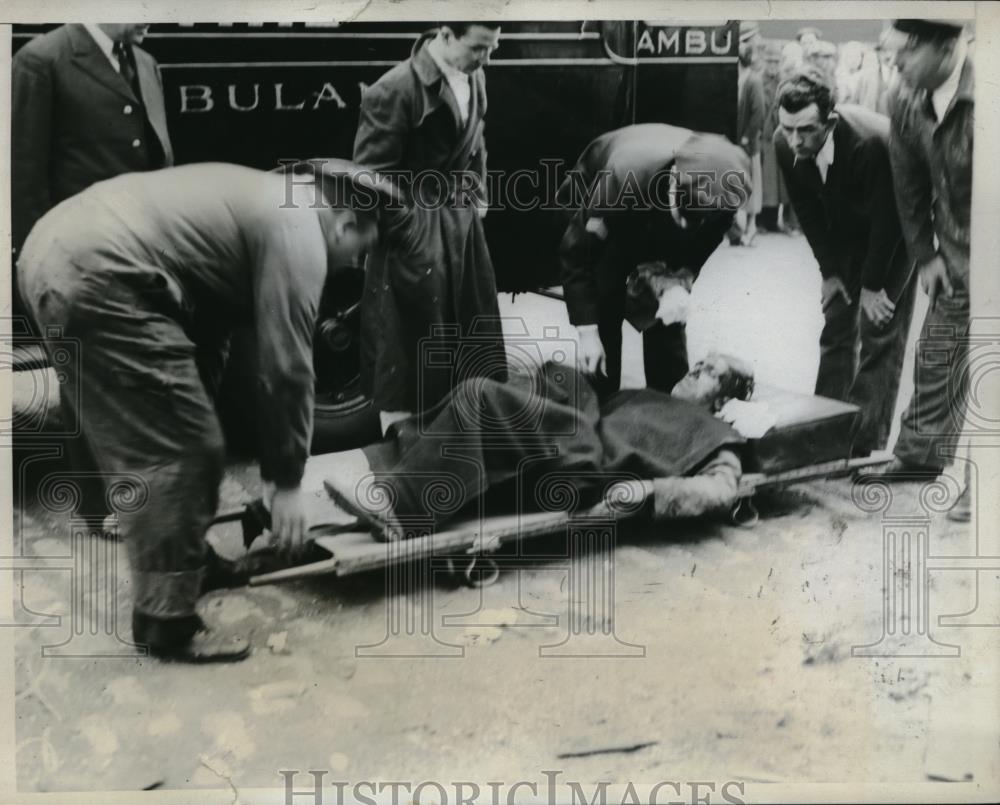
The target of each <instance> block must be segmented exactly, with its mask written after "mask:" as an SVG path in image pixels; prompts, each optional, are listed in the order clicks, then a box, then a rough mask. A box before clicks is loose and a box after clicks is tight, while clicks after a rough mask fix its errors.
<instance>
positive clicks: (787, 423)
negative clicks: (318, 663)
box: [215, 386, 891, 586]
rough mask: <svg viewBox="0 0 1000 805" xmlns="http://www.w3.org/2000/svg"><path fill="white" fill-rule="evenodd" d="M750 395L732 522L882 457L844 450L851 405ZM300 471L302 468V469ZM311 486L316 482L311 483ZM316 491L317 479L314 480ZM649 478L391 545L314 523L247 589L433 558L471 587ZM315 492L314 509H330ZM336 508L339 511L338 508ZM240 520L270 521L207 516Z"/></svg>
mask: <svg viewBox="0 0 1000 805" xmlns="http://www.w3.org/2000/svg"><path fill="white" fill-rule="evenodd" d="M754 399H755V400H758V401H764V402H766V403H767V404H768V408H769V410H770V413H771V415H772V416H773V418H774V425H773V426H772V427H771V428H770V429H769V430H768V431H767V432H766V433H765V434H764V435H763V436H761V437H760V438H757V439H752V440H750V441H749V443H748V445H747V449H746V451H745V453H744V457H743V461H744V473H743V476H742V478H741V480H740V487H739V490H738V493H737V501H736V503H735V505H734V507H733V509H732V512H731V520H732V522H733V523H735V524H738V525H741V526H748V527H749V526H752V525H753V524H754V523H755V522H756V521H757V517H758V515H757V511H756V508H755V506H754V502H753V499H754V496H755V495H756V494H757V493H758V492H761V491H763V490H767V489H777V488H782V487H786V486H789V485H792V484H796V483H802V482H805V481H809V480H815V479H821V478H831V477H837V476H841V475H848V474H850V473H852V472H853V471H855V470H856V469H859V468H861V467H869V466H875V465H879V464H884V463H887V462H888V461H889V460H890V459H891V455H890V454H888V453H876V454H872V455H871V456H865V457H863V458H853V457H852V456H851V444H850V440H851V434H853V433H854V431H855V428H856V425H857V421H858V418H859V416H860V411H859V409H858V408H857V406H854V405H851V404H848V403H844V402H839V401H836V400H830V399H826V398H823V397H816V396H812V395H804V394H797V393H793V392H788V391H783V390H780V389H776V388H769V387H760V386H758V388H757V390H756V391H755V394H754ZM307 475H308V470H307ZM314 483H315V481H314ZM317 488H321V485H319V484H317ZM652 494H653V484H652V481H651V480H637V481H625V482H620V483H617V484H615V485H614V486H613V487H611V489H610V490H609V491H608V493H607V494H605V495H604V497H603V499H602V500H601V501H600V502H598V503H596V504H594V505H592V506H590V507H587V508H584V509H582V510H580V509H578V510H576V511H575V512H570V511H556V512H534V513H523V514H503V515H488V516H484V517H476V518H474V519H471V520H466V521H458V522H455V523H453V524H450V525H449V526H448V527H447V528H446V529H444V530H440V531H436V532H434V533H432V534H426V535H422V536H416V537H414V538H412V539H407V540H402V541H399V542H393V543H383V542H377V541H375V540H374V539H373V538H372V536H371V534H370V533H369V532H368V531H367V530H365V529H362V528H361V527H360V526H359V524H358V523H357V522H356V521H353V522H352V521H351V520H350V518H348V519H347V520H346V521H345V520H344V519H343V518H344V514H343V512H340V518H339V520H331V521H330V522H329V523H320V522H319V521H321V520H322V519H323V518H322V517H321V516H319V517H316V516H314V517H313V518H312V519H311V520H310V522H312V523H317V524H316V525H314V526H313V527H312V528H311V529H310V540H311V542H312V544H313V546H314V547H315V548H316V549H319V551H321V552H322V553H324V554H326V555H327V558H323V559H320V560H318V561H315V562H311V563H309V564H305V565H298V566H295V567H289V568H284V569H281V570H277V571H274V572H271V573H264V574H261V575H257V576H253V577H251V579H250V585H251V586H256V585H262V584H271V583H275V582H280V581H288V580H292V579H301V578H306V577H310V576H320V575H328V574H330V575H334V576H338V577H341V576H348V575H352V574H355V573H361V572H364V571H369V570H375V569H379V568H385V567H388V566H390V565H393V564H403V563H406V562H411V561H415V560H420V559H427V558H430V557H433V558H435V559H438V560H440V564H441V565H442V566H443V567H444V568H445V569H446V570H447V571H449V572H451V573H453V574H454V575H455V576H456V577H457V578H458V579H459V580H461V581H462V582H464V583H466V584H469V585H470V586H484V585H486V584H490V583H492V582H493V581H495V580H496V579H497V577H498V576H499V573H500V570H499V565H498V564H497V562H496V561H494V559H493V556H494V554H496V553H497V552H498V551H499V550H500V549H501V548H503V546H504V545H506V544H508V543H511V542H517V541H525V540H528V539H531V538H534V537H541V536H545V535H551V534H554V533H557V532H559V531H561V530H565V529H566V528H567V527H568V526H571V525H572V524H573V523H574V522H582V521H587V520H590V521H593V520H595V519H598V520H601V521H608V520H612V521H618V520H623V519H627V518H631V517H634V516H636V515H637V514H638V513H639V512H640V511H641V510H642V509H643V504H644V503H645V502H646V501H647V500H648V499H649V498H650V497H651V496H652ZM323 497H324V496H323V495H321V494H317V498H318V500H317V501H316V505H317V507H318V511H319V512H320V513H321V512H322V511H323V507H324V506H326V507H328V508H329V509H330V510H331V511H334V510H336V509H335V507H334V506H333V504H332V503H331V502H329V501H327V500H323V499H322V498H323ZM337 511H339V510H337ZM232 521H239V522H241V524H242V527H243V536H244V542H245V543H246V544H247V546H248V547H249V545H250V544H251V542H252V541H253V540H254V539H255V538H256V537H257V536H259V535H260V534H261V533H262V532H263V531H264V529H266V528H267V526H268V522H269V518H268V513H267V511H266V510H265V509H264V507H263V505H262V504H261V502H260V501H259V500H258V501H254V502H253V503H251V504H248V505H247V506H245V507H244V508H243V509H241V510H238V511H235V512H229V513H226V514H223V515H220V516H219V517H218V518H216V521H215V522H220V523H221V522H232Z"/></svg>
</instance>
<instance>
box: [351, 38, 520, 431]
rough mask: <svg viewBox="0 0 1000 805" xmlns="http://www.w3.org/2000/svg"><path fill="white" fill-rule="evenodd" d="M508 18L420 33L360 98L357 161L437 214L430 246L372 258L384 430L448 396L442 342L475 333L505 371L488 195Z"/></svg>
mask: <svg viewBox="0 0 1000 805" xmlns="http://www.w3.org/2000/svg"><path fill="white" fill-rule="evenodd" d="M499 38H500V27H499V24H493V23H489V22H485V21H484V22H475V23H472V22H450V23H447V24H443V25H442V26H441V27H440V28H439V29H437V30H434V31H430V32H428V33H425V34H424V35H422V36H421V37H420V38H419V39H418V40H417V42H416V43H415V44H414V46H413V51H412V55H411V56H410V58H409V59H407V60H406V61H404V62H402V63H401V64H398V65H396V66H395V67H394V68H392V69H391V70H389V72H387V73H386V74H385V75H383V76H382V77H381V78H380V79H379V80H378V81H377V82H375V84H373V85H372V86H371V87H369V88H368V89H367V90H365V92H364V94H363V95H362V98H361V116H360V120H359V123H358V132H357V136H356V139H355V141H354V161H355V162H357V163H358V164H361V165H364V166H366V167H369V168H373V169H375V170H378V171H380V172H383V173H385V174H386V175H389V176H392V177H393V178H395V179H396V180H397V181H398V182H399V183H400V184H401V185H402V186H403V187H404V189H406V190H408V191H409V192H410V193H411V194H412V196H413V199H414V201H415V202H416V203H418V204H421V206H423V207H424V208H425V209H427V210H428V211H429V212H430V213H431V214H432V216H433V217H434V221H431V222H430V225H429V226H427V227H426V230H425V232H426V237H427V238H428V241H427V243H425V244H423V246H424V247H426V248H423V249H421V251H423V252H425V253H427V254H436V257H435V259H433V260H430V261H429V262H426V263H421V264H419V265H417V264H416V261H414V260H413V259H411V255H408V254H406V253H404V252H402V251H400V249H399V248H398V247H396V248H380V249H378V250H377V251H376V252H375V253H373V254H372V255H371V257H370V258H369V264H368V270H367V272H366V280H365V295H364V303H363V305H362V325H361V350H362V357H363V360H362V364H361V365H362V380H363V383H364V387H365V390H366V392H368V393H369V394H371V395H372V397H373V399H374V402H375V405H376V406H377V407H378V409H379V410H380V412H381V414H382V423H383V429H384V428H386V427H388V425H389V424H391V422H393V421H395V420H397V419H401V418H403V417H405V416H407V415H408V414H409V413H412V412H415V411H420V410H423V409H424V408H426V407H428V406H430V405H433V404H434V403H435V402H436V401H437V400H439V399H441V398H442V397H443V396H445V395H446V394H447V393H448V391H449V390H450V389H451V387H452V386H453V385H454V384H455V383H456V382H458V380H459V379H460V377H459V375H460V374H461V371H460V370H458V371H456V369H455V367H454V364H449V366H448V367H446V368H445V367H439V368H438V369H437V370H435V369H434V368H433V367H431V366H429V365H428V366H425V364H426V361H423V360H422V359H421V355H422V354H423V353H424V351H425V350H426V349H428V348H430V347H432V346H435V347H437V350H436V351H437V352H438V353H439V354H440V353H443V352H444V351H451V352H453V353H456V354H457V352H458V351H459V348H460V347H461V346H462V345H461V343H460V342H461V341H462V340H463V339H466V338H467V336H469V335H470V334H473V333H474V334H475V335H476V336H477V340H476V347H475V348H476V350H477V356H478V357H477V359H476V360H474V361H472V364H474V365H475V367H476V369H475V370H474V371H477V372H478V371H484V372H485V373H486V374H489V375H490V376H495V377H497V378H499V379H502V378H503V377H504V376H505V373H506V355H505V352H504V346H503V334H502V330H501V327H500V321H499V315H500V311H499V306H498V304H497V289H496V278H495V276H494V273H493V264H492V262H491V261H490V255H489V251H488V250H487V246H486V236H485V232H484V230H483V223H482V217H483V216H484V215H485V211H486V205H487V198H486V145H485V142H484V139H483V126H484V124H483V118H484V116H485V114H486V78H485V74H484V71H483V67H484V66H485V65H487V64H488V63H489V57H490V54H491V53H492V52H493V51H494V50H495V49H496V47H497V45H498V42H499Z"/></svg>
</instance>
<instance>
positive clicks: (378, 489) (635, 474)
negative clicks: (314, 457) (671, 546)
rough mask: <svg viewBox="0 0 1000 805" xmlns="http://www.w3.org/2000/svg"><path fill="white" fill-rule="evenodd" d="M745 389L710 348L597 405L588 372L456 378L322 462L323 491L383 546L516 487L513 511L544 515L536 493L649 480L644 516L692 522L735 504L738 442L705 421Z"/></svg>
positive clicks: (549, 369) (738, 369) (553, 369)
mask: <svg viewBox="0 0 1000 805" xmlns="http://www.w3.org/2000/svg"><path fill="white" fill-rule="evenodd" d="M752 390H753V376H752V373H751V371H750V369H749V367H747V366H746V365H745V364H743V363H742V362H741V361H739V360H738V359H735V358H732V357H729V356H725V355H720V354H717V353H712V354H710V355H709V356H708V357H707V358H706V359H705V360H703V361H701V362H699V363H698V364H696V365H695V366H694V368H693V369H691V371H690V372H688V374H687V375H686V376H685V377H683V378H682V379H681V380H680V381H679V382H678V383H677V384H676V385H675V386H674V387H673V390H672V392H671V393H670V394H667V393H665V392H662V391H657V390H654V389H626V390H622V391H617V392H614V393H612V394H610V395H609V396H606V397H604V398H601V397H599V396H598V393H597V391H596V390H595V388H594V386H593V385H591V383H590V382H589V380H588V379H587V376H586V375H584V374H582V373H579V372H577V371H576V370H574V369H572V368H569V367H568V366H563V365H560V364H554V363H546V364H545V365H544V366H543V367H541V368H540V369H539V370H538V371H536V372H535V373H534V374H532V375H520V376H512V377H511V379H510V380H509V381H508V382H506V383H501V382H497V381H493V380H488V379H479V380H474V381H466V382H464V383H462V384H460V385H459V386H457V387H456V388H455V389H454V390H453V391H452V392H451V393H450V394H449V396H448V397H446V398H445V399H444V400H442V401H441V403H439V404H438V405H437V406H435V407H434V408H432V409H431V410H429V411H427V412H426V413H425V414H423V415H422V416H421V417H419V418H418V417H412V418H410V419H406V420H403V421H401V422H398V423H396V425H395V426H394V427H393V428H390V430H389V433H388V434H387V439H386V440H385V441H383V442H379V443H377V444H374V445H370V446H368V447H365V448H363V449H360V450H351V451H348V452H345V453H338V454H334V455H332V456H330V457H329V459H330V460H329V465H330V469H329V471H325V472H324V473H323V475H324V486H325V487H326V490H327V492H328V493H329V494H330V496H331V497H332V498H333V499H334V500H335V501H336V502H337V503H338V504H339V505H340V506H341V507H343V508H344V509H346V510H347V511H348V512H350V513H351V514H353V515H355V516H357V517H359V518H361V519H362V520H363V521H364V522H366V523H367V524H369V525H370V526H371V528H372V533H373V535H374V536H375V537H376V538H377V539H382V540H392V539H399V538H401V537H402V535H403V532H404V530H405V528H406V523H407V521H408V520H409V519H410V518H418V519H421V520H423V521H424V522H426V521H427V519H428V518H433V522H434V524H435V526H436V527H440V526H441V525H442V524H443V523H445V522H447V521H448V520H450V519H452V518H454V517H455V516H456V515H457V514H459V513H460V512H462V511H463V510H465V509H466V507H467V505H468V504H469V503H471V502H472V501H474V500H476V499H477V498H479V497H480V496H482V495H484V494H485V493H486V492H487V491H488V490H497V491H498V490H500V489H501V488H504V487H507V488H508V489H509V485H510V484H513V483H515V482H516V480H520V482H521V483H522V486H521V489H523V490H526V491H527V492H528V495H529V496H531V497H532V498H534V500H533V501H532V500H522V501H521V502H519V503H518V509H519V510H522V511H523V510H524V509H527V508H537V507H539V506H541V507H543V508H551V506H548V507H546V506H545V505H544V501H543V500H539V497H540V493H541V492H542V491H543V490H544V489H545V488H548V489H550V490H553V491H555V490H556V489H557V488H560V487H561V489H562V491H564V492H565V491H572V492H574V493H576V496H582V497H584V498H586V497H587V496H588V495H589V494H592V493H593V492H594V491H600V490H601V489H604V488H606V486H607V485H608V484H609V483H613V482H615V481H621V480H626V479H635V480H641V479H654V480H653V481H652V492H653V495H652V497H653V514H654V517H656V518H657V519H662V518H670V517H690V516H696V515H700V514H704V513H708V512H712V511H718V510H721V509H722V508H724V507H727V506H729V505H731V504H732V503H733V502H734V500H735V498H736V492H737V487H738V482H739V478H740V474H741V471H742V467H741V463H740V458H739V451H740V446H741V445H742V444H743V442H744V438H743V437H742V436H741V435H740V434H739V433H738V432H737V431H736V430H734V429H733V428H732V427H731V426H730V425H728V424H726V423H725V422H723V421H722V420H720V419H718V418H717V417H716V416H714V414H715V413H716V412H718V411H719V410H720V408H722V406H723V404H724V403H725V402H726V401H727V400H730V399H733V398H735V399H739V400H746V399H748V398H749V397H750V394H751V392H752ZM325 463H326V462H324V464H325Z"/></svg>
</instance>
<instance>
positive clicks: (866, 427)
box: [816, 280, 916, 453]
mask: <svg viewBox="0 0 1000 805" xmlns="http://www.w3.org/2000/svg"><path fill="white" fill-rule="evenodd" d="M848 292H849V293H850V295H851V300H852V304H850V305H846V304H844V300H843V298H842V297H840V296H837V297H836V298H835V299H834V301H833V303H832V304H831V305H830V307H829V308H827V310H826V312H825V314H824V315H825V317H826V323H825V325H824V326H823V332H822V334H821V335H820V339H819V344H820V361H819V373H818V375H817V377H816V394H818V395H820V396H821V397H830V398H832V399H834V400H844V401H845V402H850V403H854V404H855V405H857V406H858V407H859V408H860V409H861V420H860V423H859V425H858V429H857V431H856V432H855V434H854V438H853V449H854V451H855V452H859V453H867V452H870V451H872V450H882V449H884V448H885V445H886V442H887V441H888V439H889V431H890V430H891V428H892V416H893V413H894V412H895V409H896V396H897V394H898V393H899V377H900V374H901V372H902V370H903V359H904V355H905V350H906V339H907V335H908V334H909V331H910V320H911V319H912V317H913V301H914V297H915V293H916V282H915V281H914V280H911V281H910V282H909V283H908V284H907V287H906V288H905V289H904V290H903V293H902V294H901V295H900V297H899V299H898V300H897V301H896V312H895V314H894V315H893V317H892V320H891V321H890V322H889V323H888V324H887V325H886V326H885V327H883V328H881V329H880V328H878V327H876V326H875V325H874V324H872V322H871V320H870V319H869V318H868V316H866V315H865V313H864V311H863V310H861V303H860V299H861V289H860V287H851V286H848Z"/></svg>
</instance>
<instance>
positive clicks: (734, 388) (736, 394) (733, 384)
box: [717, 353, 754, 408]
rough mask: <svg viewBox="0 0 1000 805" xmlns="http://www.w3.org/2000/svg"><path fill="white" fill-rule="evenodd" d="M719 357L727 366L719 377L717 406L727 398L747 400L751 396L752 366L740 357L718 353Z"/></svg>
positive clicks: (752, 385)
mask: <svg viewBox="0 0 1000 805" xmlns="http://www.w3.org/2000/svg"><path fill="white" fill-rule="evenodd" d="M719 357H720V358H722V359H723V360H724V361H725V362H726V366H727V367H729V368H728V369H727V370H726V373H725V374H724V375H723V376H722V377H720V378H719V385H720V388H719V399H718V401H717V405H718V407H720V408H721V407H722V405H723V404H725V402H726V401H727V400H749V399H750V398H751V397H752V396H753V388H754V381H753V367H752V366H750V364H749V363H747V362H746V361H744V360H743V359H742V358H737V357H734V356H733V355H727V354H725V353H719Z"/></svg>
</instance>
